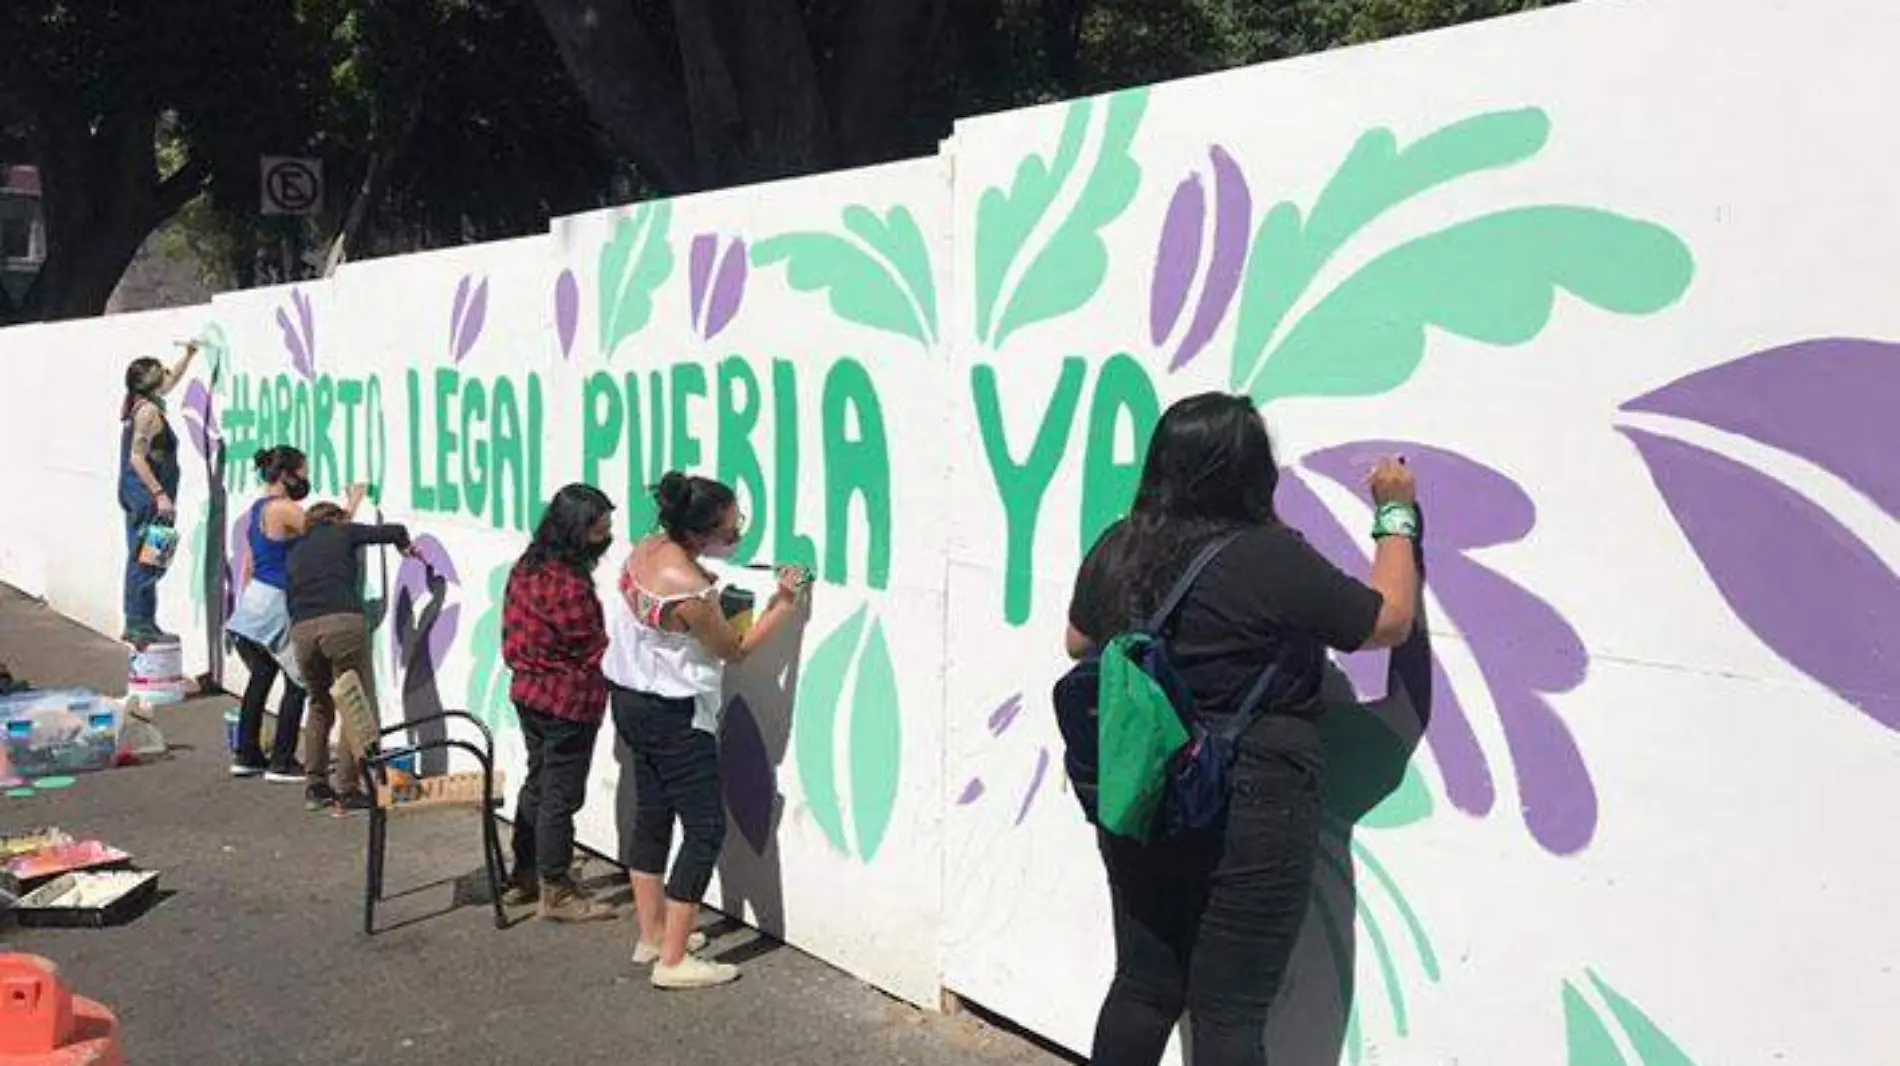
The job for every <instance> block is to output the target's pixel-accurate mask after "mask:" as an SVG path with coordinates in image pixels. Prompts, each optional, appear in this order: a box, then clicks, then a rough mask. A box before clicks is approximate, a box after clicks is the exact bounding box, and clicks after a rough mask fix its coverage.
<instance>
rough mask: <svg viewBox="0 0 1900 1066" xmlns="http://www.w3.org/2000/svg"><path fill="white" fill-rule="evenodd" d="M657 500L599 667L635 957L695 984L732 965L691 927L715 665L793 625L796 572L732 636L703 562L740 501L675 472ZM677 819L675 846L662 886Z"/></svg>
mask: <svg viewBox="0 0 1900 1066" xmlns="http://www.w3.org/2000/svg"><path fill="white" fill-rule="evenodd" d="M653 496H654V500H655V501H656V502H657V503H658V505H659V522H660V530H661V531H660V532H659V533H658V534H655V535H654V536H651V537H648V538H647V539H646V540H643V541H641V542H640V543H639V544H638V545H636V546H635V547H634V549H633V553H632V554H631V555H630V556H629V557H628V559H627V565H626V568H625V569H624V570H623V571H622V572H621V575H620V596H619V597H618V600H619V602H617V603H615V604H614V611H613V645H612V647H611V648H610V649H609V651H608V655H607V660H606V663H605V670H606V673H607V680H608V683H609V686H610V689H611V691H612V694H613V708H614V729H615V730H616V731H617V732H618V733H619V734H620V738H621V740H622V741H624V742H625V743H626V745H627V747H628V749H629V750H630V751H631V752H632V755H633V760H632V761H633V774H634V787H635V791H636V802H637V803H638V809H637V811H636V813H635V815H634V823H633V829H632V832H631V833H630V834H628V835H629V842H628V844H627V854H625V855H622V856H621V858H622V860H623V861H625V862H626V864H627V869H628V876H629V879H630V880H631V881H632V883H633V897H634V905H635V907H636V908H637V909H638V911H639V917H640V940H639V944H638V946H637V947H636V948H635V950H634V953H633V961H634V963H635V964H636V965H645V964H647V963H653V964H654V967H653V983H654V985H656V986H658V987H660V988H676V989H677V988H705V987H708V986H711V985H720V984H725V983H726V982H728V981H731V980H733V979H734V978H736V977H738V976H739V969H738V967H736V966H731V965H728V964H726V963H716V962H710V961H708V960H706V959H702V958H700V957H699V956H697V955H695V954H693V952H694V951H697V950H698V949H700V948H701V947H703V946H704V945H705V943H706V939H705V937H704V936H703V935H702V934H699V933H696V932H694V931H693V927H694V926H696V925H698V924H699V904H700V900H701V899H703V898H704V897H705V895H706V886H707V884H708V883H709V882H710V881H711V880H712V874H713V867H714V866H715V865H716V864H717V863H718V861H719V849H720V847H721V846H722V845H723V844H724V842H725V835H726V814H725V807H724V806H723V800H722V798H721V794H720V787H719V747H718V734H719V712H720V707H721V702H720V701H721V689H722V677H723V673H724V667H725V664H726V663H736V662H742V661H744V660H745V658H746V657H747V656H749V655H751V654H752V652H753V651H755V650H756V649H758V648H759V647H761V646H762V645H764V644H765V643H766V642H767V641H769V640H771V639H772V636H773V634H775V633H777V632H778V631H779V630H780V628H782V627H783V626H784V625H785V623H786V622H787V621H788V620H790V618H791V617H792V613H793V610H794V609H795V607H796V606H797V604H798V599H799V595H800V590H801V589H802V588H803V585H804V576H803V574H802V573H801V572H799V571H796V570H783V571H781V572H780V573H779V585H778V589H777V591H776V592H775V593H774V594H773V596H772V601H771V603H770V604H768V605H767V606H766V608H765V611H764V612H763V613H762V614H760V616H759V619H758V621H757V622H756V623H754V624H753V625H752V627H751V628H750V629H749V630H747V632H746V633H745V635H744V636H741V635H740V634H739V633H737V632H736V631H734V629H733V627H732V624H731V623H730V622H728V621H727V620H726V615H725V612H724V611H723V610H722V609H721V608H720V604H719V596H718V588H717V586H716V585H715V583H714V577H713V575H712V574H711V573H709V572H708V571H707V570H706V569H705V568H704V567H702V566H701V565H700V564H699V559H700V557H702V556H711V557H714V558H725V557H728V556H730V555H731V554H732V553H733V550H734V549H735V548H737V547H738V544H739V536H740V534H741V533H742V532H743V530H744V522H745V520H744V518H743V517H741V515H740V514H739V505H738V498H737V497H736V496H735V495H734V494H733V491H732V489H730V488H728V487H727V486H725V485H723V484H721V483H719V482H717V481H712V480H710V479H707V478H702V477H688V476H686V475H684V474H680V473H677V472H675V473H669V474H667V475H666V476H665V477H663V478H661V479H660V484H659V486H658V487H657V488H655V489H654V492H653ZM675 819H678V820H679V822H680V826H681V828H682V829H683V830H684V832H685V841H684V842H683V843H682V844H681V845H680V853H679V858H678V859H677V860H675V862H674V864H673V875H672V877H671V878H670V879H667V880H666V881H665V883H664V884H662V881H661V879H662V878H663V877H664V876H665V874H666V858H667V854H668V852H669V851H671V850H672V846H673V822H674V820H675Z"/></svg>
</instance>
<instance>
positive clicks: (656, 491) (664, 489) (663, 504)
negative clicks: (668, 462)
mask: <svg viewBox="0 0 1900 1066" xmlns="http://www.w3.org/2000/svg"><path fill="white" fill-rule="evenodd" d="M691 492H692V485H691V484H690V483H689V482H688V481H687V480H686V475H685V474H682V473H680V472H679V471H678V470H669V471H667V472H666V474H665V475H664V476H662V477H661V478H660V483H659V484H658V485H655V486H653V502H654V503H656V504H659V506H660V513H661V514H662V515H664V514H670V513H672V512H675V511H678V510H679V509H680V508H681V507H684V506H685V505H686V500H687V497H688V496H689V495H690V494H691Z"/></svg>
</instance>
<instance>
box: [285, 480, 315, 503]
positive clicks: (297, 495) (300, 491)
mask: <svg viewBox="0 0 1900 1066" xmlns="http://www.w3.org/2000/svg"><path fill="white" fill-rule="evenodd" d="M284 495H286V496H288V497H290V498H291V499H293V500H296V501H298V502H299V503H301V502H302V501H303V500H304V498H305V497H307V496H309V495H310V479H309V478H301V477H294V478H291V477H287V478H285V479H284Z"/></svg>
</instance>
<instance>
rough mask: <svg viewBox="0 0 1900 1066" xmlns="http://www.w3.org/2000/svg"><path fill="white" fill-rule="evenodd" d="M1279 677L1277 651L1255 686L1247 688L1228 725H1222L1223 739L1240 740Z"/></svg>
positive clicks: (1228, 720) (1229, 742) (1226, 740)
mask: <svg viewBox="0 0 1900 1066" xmlns="http://www.w3.org/2000/svg"><path fill="white" fill-rule="evenodd" d="M1279 677H1280V655H1279V652H1278V651H1276V652H1275V653H1274V656H1273V660H1272V661H1271V662H1269V663H1267V668H1266V669H1264V670H1262V671H1260V676H1259V677H1258V678H1256V679H1254V683H1253V687H1252V688H1250V689H1248V690H1247V697H1246V698H1245V699H1243V700H1241V701H1240V706H1239V707H1237V708H1235V709H1234V713H1233V715H1232V716H1231V717H1229V718H1228V719H1227V725H1226V726H1224V727H1222V729H1221V731H1220V737H1221V739H1222V740H1223V741H1225V742H1226V743H1228V744H1234V743H1236V742H1238V741H1239V740H1240V737H1241V734H1243V733H1245V732H1246V731H1247V727H1248V726H1251V725H1253V720H1254V719H1255V718H1257V717H1259V715H1260V708H1261V707H1262V706H1264V705H1265V704H1266V702H1267V692H1268V691H1269V690H1271V689H1272V688H1273V683H1274V682H1275V681H1276V680H1278V679H1279Z"/></svg>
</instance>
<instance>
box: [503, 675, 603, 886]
mask: <svg viewBox="0 0 1900 1066" xmlns="http://www.w3.org/2000/svg"><path fill="white" fill-rule="evenodd" d="M515 711H516V712H517V713H518V714H519V715H520V718H521V739H522V740H523V741H525V742H526V743H527V746H528V779H527V780H526V781H524V782H523V783H522V785H521V798H520V801H519V802H518V803H516V805H515V840H514V844H515V876H516V877H526V876H527V875H528V872H529V871H533V872H534V873H535V874H537V875H538V876H539V877H540V878H541V880H542V881H543V882H556V881H566V880H567V878H568V870H569V869H570V868H571V867H572V866H573V865H574V815H575V814H577V813H579V811H580V809H581V805H582V804H583V803H585V802H586V800H587V771H588V769H589V768H590V767H591V766H592V765H593V762H594V738H595V737H596V736H598V735H599V734H600V723H598V722H596V723H593V724H591V725H589V724H585V723H582V722H570V721H568V720H567V719H565V718H556V717H554V716H553V715H551V714H542V713H541V712H540V711H536V710H532V709H530V708H527V707H523V706H522V705H520V704H518V703H517V704H515Z"/></svg>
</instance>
